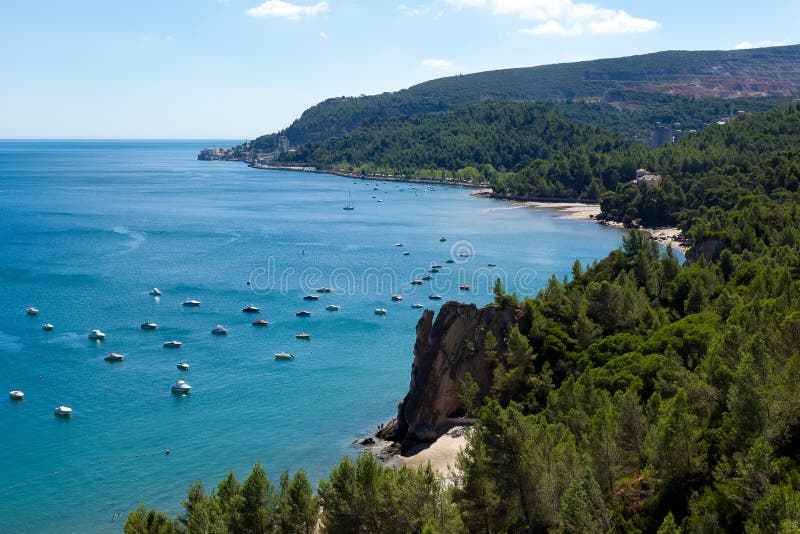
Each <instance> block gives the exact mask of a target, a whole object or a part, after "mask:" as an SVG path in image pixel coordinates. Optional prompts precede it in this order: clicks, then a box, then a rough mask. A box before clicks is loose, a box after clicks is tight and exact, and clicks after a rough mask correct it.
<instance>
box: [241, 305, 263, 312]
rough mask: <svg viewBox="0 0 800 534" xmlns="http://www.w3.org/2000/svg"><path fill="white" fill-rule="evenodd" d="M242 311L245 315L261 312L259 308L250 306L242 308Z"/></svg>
mask: <svg viewBox="0 0 800 534" xmlns="http://www.w3.org/2000/svg"><path fill="white" fill-rule="evenodd" d="M242 311H243V312H245V313H258V312H260V311H261V308H259V307H258V306H253V305H252V304H248V305H247V306H245V307H244V308H242Z"/></svg>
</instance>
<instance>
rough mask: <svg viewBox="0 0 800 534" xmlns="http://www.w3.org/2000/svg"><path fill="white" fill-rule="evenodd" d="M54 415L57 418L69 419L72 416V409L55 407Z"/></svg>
mask: <svg viewBox="0 0 800 534" xmlns="http://www.w3.org/2000/svg"><path fill="white" fill-rule="evenodd" d="M55 414H56V415H57V416H58V417H69V416H70V415H72V408H70V407H69V406H57V407H56V409H55Z"/></svg>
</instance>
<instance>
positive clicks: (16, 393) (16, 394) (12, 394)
mask: <svg viewBox="0 0 800 534" xmlns="http://www.w3.org/2000/svg"><path fill="white" fill-rule="evenodd" d="M8 398H9V399H11V400H22V399H24V398H25V394H24V393H23V392H21V391H20V390H18V389H15V390H12V391H9V392H8Z"/></svg>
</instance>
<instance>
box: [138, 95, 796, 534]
mask: <svg viewBox="0 0 800 534" xmlns="http://www.w3.org/2000/svg"><path fill="white" fill-rule="evenodd" d="M798 135H800V108H798V106H792V107H790V108H787V109H782V110H778V111H774V112H769V113H766V114H763V115H756V116H752V117H744V118H741V119H738V120H737V121H734V122H733V123H732V124H728V125H725V126H721V127H714V128H710V129H707V130H705V131H703V132H701V133H698V134H697V135H696V136H694V137H690V138H689V139H687V140H686V141H685V142H682V143H678V144H676V145H673V146H669V147H666V148H664V149H660V150H658V151H654V152H652V153H651V154H650V157H651V158H652V159H650V160H648V162H649V164H650V165H652V167H653V168H656V169H660V172H664V173H665V175H666V174H669V175H670V176H672V175H674V178H669V180H670V181H671V185H670V187H671V188H673V189H674V191H675V192H676V193H679V194H680V198H681V202H682V203H681V204H680V205H676V206H675V207H674V210H675V214H676V215H675V216H676V218H677V219H678V220H680V221H681V222H682V224H683V225H684V228H685V230H686V231H687V232H689V233H691V234H693V235H694V236H695V237H696V239H697V243H696V245H695V250H696V251H699V253H698V254H690V257H692V258H694V259H693V261H689V262H687V263H686V264H684V265H680V264H679V262H678V260H677V258H676V256H675V255H674V254H673V253H672V251H671V250H670V249H667V250H666V251H664V252H660V251H659V248H658V246H657V245H656V244H655V243H654V242H653V241H651V240H650V239H649V238H648V237H647V236H646V235H645V234H643V233H641V232H639V231H637V230H631V231H630V233H629V234H628V235H627V236H626V237H625V239H624V241H623V246H622V247H621V248H620V249H619V250H616V251H613V252H611V253H610V254H609V256H608V257H606V258H605V259H603V260H601V261H596V262H594V263H593V264H591V265H581V264H580V263H579V262H576V263H575V264H574V265H573V268H572V276H571V278H570V279H569V280H567V279H565V280H558V279H556V278H555V277H552V278H551V279H550V280H549V282H548V284H547V286H546V287H545V288H544V289H542V290H541V292H540V293H539V294H538V295H537V296H536V298H532V299H525V300H523V301H520V300H519V299H518V298H517V297H515V296H514V295H510V294H507V293H506V292H505V291H504V289H503V288H502V286H501V285H499V283H498V285H497V286H496V287H495V304H494V305H495V306H498V307H504V308H507V307H514V308H515V309H516V310H517V312H518V316H519V317H520V320H519V323H518V326H517V327H515V328H513V329H512V330H511V331H510V332H509V335H508V339H507V340H505V343H504V344H502V346H503V347H505V348H504V349H503V350H499V349H498V346H500V345H499V344H498V340H497V339H495V338H494V337H493V336H492V335H488V334H487V335H486V337H485V339H484V342H483V344H484V346H483V351H482V352H483V354H484V355H485V357H486V358H489V359H490V360H491V361H492V362H493V363H494V368H495V371H494V380H493V386H492V388H491V391H490V392H489V394H488V395H487V396H486V397H485V398H483V399H478V398H475V396H474V392H475V388H474V387H469V386H470V384H469V383H468V380H466V379H465V381H464V382H463V383H462V385H463V386H464V387H463V388H462V390H463V395H462V403H463V408H464V412H466V413H467V415H471V412H474V411H476V410H477V419H476V422H475V425H474V427H473V429H472V430H471V431H470V432H469V433H468V439H467V446H466V448H465V449H464V451H463V452H462V453H461V455H460V456H459V459H458V462H457V464H458V468H459V471H458V474H457V476H456V479H455V480H454V483H453V484H450V485H448V484H446V483H445V481H444V480H442V479H441V477H440V476H438V475H437V474H436V473H434V472H433V471H432V470H431V469H429V468H428V469H421V470H418V471H413V470H410V469H400V470H393V469H389V468H386V467H383V466H381V465H380V464H379V463H377V462H376V461H375V459H374V458H373V457H372V456H370V455H363V456H361V457H359V458H358V459H357V460H355V461H352V460H350V459H347V458H345V459H344V460H343V461H342V462H341V463H340V464H339V465H338V466H336V467H335V468H334V469H333V470H332V471H331V473H330V474H329V476H328V477H327V478H326V479H324V480H323V481H322V482H320V484H319V487H318V488H317V491H316V493H314V492H313V491H312V488H311V486H310V484H309V483H308V480H307V479H306V478H305V475H304V474H303V473H302V471H300V472H298V473H297V474H295V475H294V476H293V477H290V476H289V474H288V472H287V473H284V474H283V475H282V476H281V478H280V481H279V484H278V487H277V488H276V487H275V486H274V485H273V484H272V483H271V482H270V481H269V480H267V479H266V476H265V475H264V472H263V469H262V468H261V467H260V465H258V464H257V465H256V466H255V468H254V469H253V471H252V472H251V473H250V475H249V476H248V477H247V479H246V480H245V481H244V482H243V483H241V482H239V481H238V480H236V478H235V477H234V476H233V475H232V474H231V475H229V476H228V478H226V479H225V480H223V481H222V482H220V484H219V485H218V486H217V487H216V488H214V489H212V490H211V491H208V492H206V491H205V489H204V488H203V486H202V485H201V484H199V483H196V484H194V485H193V486H192V487H191V488H190V489H189V493H188V496H187V500H186V501H185V502H184V509H185V511H184V513H183V514H182V515H181V516H180V517H178V518H176V519H172V518H169V517H167V516H166V515H165V514H163V513H161V512H158V511H156V510H152V509H148V508H146V507H145V506H144V505H143V506H142V507H140V508H139V509H137V510H135V511H133V512H132V513H131V514H130V516H129V517H128V520H127V522H126V525H125V531H126V533H130V534H133V533H145V532H164V533H167V532H305V533H308V532H312V531H315V529H317V528H319V529H321V530H322V531H326V532H353V533H362V532H363V533H366V532H370V533H373V532H375V533H383V532H385V533H395V532H397V533H400V532H427V533H434V532H440V533H444V532H487V533H490V532H544V531H554V532H564V533H584V532H658V533H662V534H667V533H677V532H686V533H688V532H708V533H714V532H727V531H730V532H742V531H744V532H748V533H775V532H786V533H789V532H798V531H800V458H798V455H797V451H798V450H800V381H799V380H798V376H800V196H799V195H798V188H797V185H798V183H799V182H798V181H800V164H798V162H799V161H800V159H799V158H798V156H800V154H799V153H798V146H800V144H799V143H798V141H800V139H798ZM666 179H667V178H665V180H666ZM621 187H624V186H621ZM622 193H624V191H623V192H622ZM622 193H621V192H620V191H618V192H617V193H612V194H613V195H615V198H614V199H613V200H614V202H620V205H621V206H622V207H623V208H625V209H626V210H627V209H636V210H638V209H640V207H639V206H638V205H635V204H634V203H630V204H628V205H627V207H626V202H628V201H626V200H625V199H624V198H623V199H620V198H616V196H617V195H620V194H622ZM643 194H644V195H645V196H646V195H647V194H648V192H647V191H644V193H643ZM608 198H609V197H604V202H605V201H607V200H608ZM615 206H616V204H615ZM708 243H713V244H714V247H713V248H708V247H706V246H705V245H707V244H708ZM703 252H705V253H703ZM478 407H479V408H478Z"/></svg>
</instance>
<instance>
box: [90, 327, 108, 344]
mask: <svg viewBox="0 0 800 534" xmlns="http://www.w3.org/2000/svg"><path fill="white" fill-rule="evenodd" d="M105 338H106V335H105V333H103V332H101V331H100V330H97V329H95V330H92V331H91V332H89V339H96V340H98V341H99V340H102V339H105Z"/></svg>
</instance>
